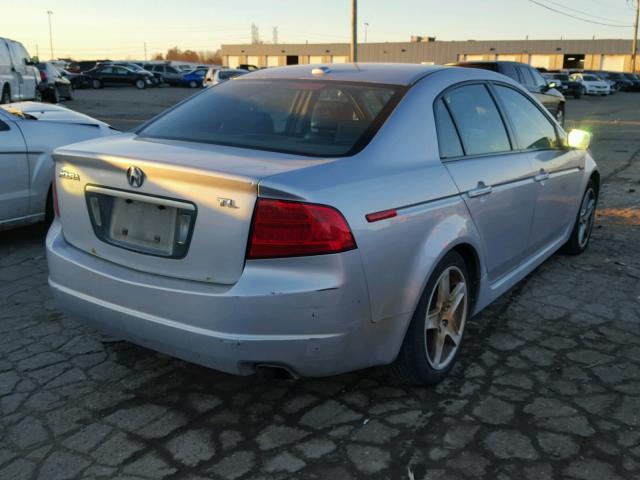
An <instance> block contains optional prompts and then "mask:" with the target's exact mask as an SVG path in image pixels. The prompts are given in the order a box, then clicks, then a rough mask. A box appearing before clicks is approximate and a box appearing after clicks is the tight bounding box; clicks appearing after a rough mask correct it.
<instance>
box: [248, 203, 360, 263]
mask: <svg viewBox="0 0 640 480" xmlns="http://www.w3.org/2000/svg"><path fill="white" fill-rule="evenodd" d="M354 248H356V242H355V241H354V239H353V235H352V234H351V229H350V228H349V225H348V224H347V221H346V220H345V218H344V217H343V216H342V214H341V213H340V212H339V211H338V210H336V209H335V208H332V207H328V206H326V205H315V204H311V203H300V202H291V201H285V200H271V199H265V198H259V199H258V202H257V204H256V210H255V213H254V215H253V224H252V225H251V235H250V238H249V249H248V253H247V258H248V259H255V258H276V257H298V256H304V255H321V254H328V253H339V252H344V251H346V250H352V249H354Z"/></svg>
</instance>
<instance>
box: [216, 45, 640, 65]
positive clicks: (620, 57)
mask: <svg viewBox="0 0 640 480" xmlns="http://www.w3.org/2000/svg"><path fill="white" fill-rule="evenodd" d="M222 57H223V61H224V63H225V65H228V66H229V67H232V68H233V67H237V66H238V65H240V64H243V63H247V64H250V65H256V66H258V67H277V66H282V65H296V64H307V63H344V62H348V61H349V44H348V43H325V44H319V43H316V44H314V43H302V44H245V45H222ZM358 57H359V61H361V62H404V63H421V62H422V63H434V64H445V63H451V62H457V61H464V60H469V61H471V60H496V59H497V60H511V61H517V62H523V63H528V64H530V65H533V66H535V67H544V68H546V69H550V70H555V69H563V68H567V69H571V68H576V69H578V68H584V69H588V70H611V71H629V70H630V69H631V40H613V39H611V40H495V41H494V40H478V41H475V40H467V41H454V42H444V41H436V40H435V39H434V38H432V37H431V38H428V37H413V38H412V41H411V42H393V43H361V44H359V45H358ZM638 63H639V65H637V67H636V69H638V70H640V62H638Z"/></svg>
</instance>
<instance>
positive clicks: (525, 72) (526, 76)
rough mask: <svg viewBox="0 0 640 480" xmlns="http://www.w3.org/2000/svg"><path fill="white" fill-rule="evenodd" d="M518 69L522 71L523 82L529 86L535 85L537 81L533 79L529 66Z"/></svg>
mask: <svg viewBox="0 0 640 480" xmlns="http://www.w3.org/2000/svg"><path fill="white" fill-rule="evenodd" d="M518 71H519V72H520V77H522V84H523V85H526V86H527V87H535V86H536V82H535V81H534V80H533V76H532V75H531V72H530V71H529V69H528V68H524V67H518Z"/></svg>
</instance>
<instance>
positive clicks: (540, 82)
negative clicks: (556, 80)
mask: <svg viewBox="0 0 640 480" xmlns="http://www.w3.org/2000/svg"><path fill="white" fill-rule="evenodd" d="M528 70H529V73H530V74H531V76H532V77H533V82H534V85H536V86H537V87H540V88H544V87H546V86H547V81H546V80H545V79H544V77H543V76H542V75H540V72H538V70H536V69H535V68H529V69H528Z"/></svg>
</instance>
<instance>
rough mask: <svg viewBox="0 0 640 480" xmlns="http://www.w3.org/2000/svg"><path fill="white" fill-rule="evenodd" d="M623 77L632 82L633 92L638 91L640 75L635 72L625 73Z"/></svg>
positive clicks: (639, 88) (639, 89)
mask: <svg viewBox="0 0 640 480" xmlns="http://www.w3.org/2000/svg"><path fill="white" fill-rule="evenodd" d="M624 77H625V78H626V79H627V80H629V81H630V82H631V84H632V86H631V90H632V91H634V92H638V91H640V76H638V75H637V74H635V73H625V74H624Z"/></svg>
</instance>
